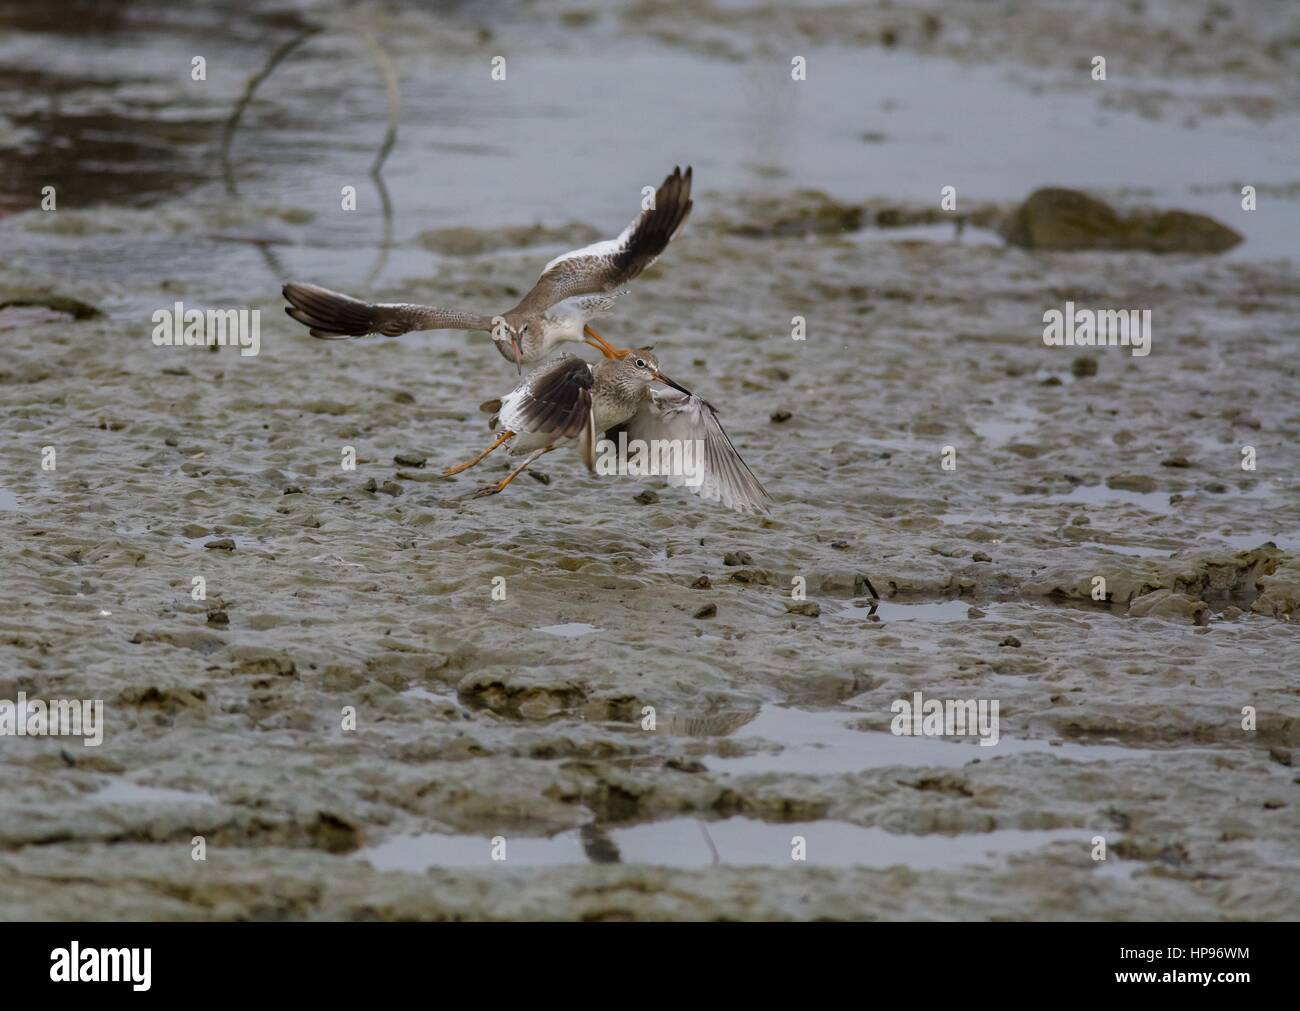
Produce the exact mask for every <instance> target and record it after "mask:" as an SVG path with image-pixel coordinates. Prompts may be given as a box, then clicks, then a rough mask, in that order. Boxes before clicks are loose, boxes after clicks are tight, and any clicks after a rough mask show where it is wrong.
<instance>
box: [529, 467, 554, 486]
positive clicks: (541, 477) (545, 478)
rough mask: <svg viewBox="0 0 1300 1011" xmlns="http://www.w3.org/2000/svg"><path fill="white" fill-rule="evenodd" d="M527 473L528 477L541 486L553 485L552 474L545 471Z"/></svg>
mask: <svg viewBox="0 0 1300 1011" xmlns="http://www.w3.org/2000/svg"><path fill="white" fill-rule="evenodd" d="M526 473H527V474H528V476H529V477H531V478H532V479H533V480H534V481H537V482H539V483H540V484H550V483H551V475H550V474H547V473H546V472H545V471H542V470H530V471H527V472H526Z"/></svg>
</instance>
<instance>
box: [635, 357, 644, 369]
mask: <svg viewBox="0 0 1300 1011" xmlns="http://www.w3.org/2000/svg"><path fill="white" fill-rule="evenodd" d="M636 367H637V368H638V369H643V368H645V359H644V358H638V359H637V360H636Z"/></svg>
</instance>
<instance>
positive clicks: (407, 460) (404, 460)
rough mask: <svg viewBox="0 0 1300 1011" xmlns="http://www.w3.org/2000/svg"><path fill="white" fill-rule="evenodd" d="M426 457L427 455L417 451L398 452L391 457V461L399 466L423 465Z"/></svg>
mask: <svg viewBox="0 0 1300 1011" xmlns="http://www.w3.org/2000/svg"><path fill="white" fill-rule="evenodd" d="M427 459H429V458H428V457H427V456H420V455H419V454H418V453H398V454H397V455H396V456H394V457H393V462H394V463H395V464H397V465H398V466H399V467H423V466H424V462H425V461H426V460H427Z"/></svg>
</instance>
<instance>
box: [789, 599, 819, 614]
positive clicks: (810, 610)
mask: <svg viewBox="0 0 1300 1011" xmlns="http://www.w3.org/2000/svg"><path fill="white" fill-rule="evenodd" d="M785 613H786V614H802V615H804V616H805V617H808V618H820V617H821V613H822V608H821V605H820V604H818V603H817V601H815V600H805V601H803V602H801V603H798V604H787V605H786V608H785Z"/></svg>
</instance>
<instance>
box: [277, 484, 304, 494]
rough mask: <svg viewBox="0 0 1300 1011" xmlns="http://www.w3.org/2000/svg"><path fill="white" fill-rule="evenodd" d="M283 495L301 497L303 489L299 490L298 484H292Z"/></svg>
mask: <svg viewBox="0 0 1300 1011" xmlns="http://www.w3.org/2000/svg"><path fill="white" fill-rule="evenodd" d="M282 494H285V495H301V494H302V489H301V488H299V487H298V486H297V485H296V484H291V485H289V487H287V488H286V489H285V490H284V492H283V493H282Z"/></svg>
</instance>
